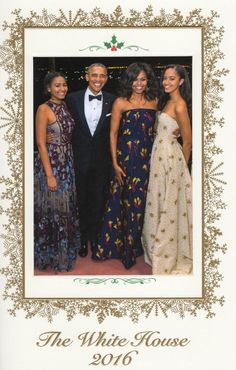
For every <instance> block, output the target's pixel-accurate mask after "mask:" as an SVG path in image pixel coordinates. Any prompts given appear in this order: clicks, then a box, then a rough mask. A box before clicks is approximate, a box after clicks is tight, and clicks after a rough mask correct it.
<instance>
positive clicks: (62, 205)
mask: <svg viewBox="0 0 236 370" xmlns="http://www.w3.org/2000/svg"><path fill="white" fill-rule="evenodd" d="M44 82H45V89H46V91H47V92H48V93H49V94H50V99H49V100H48V101H46V102H45V103H44V104H41V105H40V106H39V107H38V110H37V113H36V140H37V145H38V150H39V152H38V154H37V155H36V158H35V164H34V262H35V267H37V268H39V269H46V268H47V267H51V268H53V269H54V270H55V271H69V270H70V269H71V268H72V267H73V265H74V262H75V260H76V257H77V254H78V250H79V247H80V233H79V221H78V213H77V206H76V193H75V183H74V170H73V154H72V145H71V136H72V132H73V129H74V124H75V123H74V120H73V118H72V116H71V115H70V113H69V111H68V110H67V107H66V104H65V103H64V101H63V99H64V98H65V95H66V93H67V90H68V87H67V83H66V80H65V77H64V76H63V74H61V73H60V72H50V73H48V74H47V75H46V77H45V81H44ZM48 133H53V140H52V141H50V143H48V144H47V143H46V135H47V134H48Z"/></svg>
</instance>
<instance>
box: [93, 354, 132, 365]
mask: <svg viewBox="0 0 236 370" xmlns="http://www.w3.org/2000/svg"><path fill="white" fill-rule="evenodd" d="M134 353H135V354H136V355H137V354H138V351H130V352H128V353H126V354H125V355H124V354H123V353H122V354H121V355H118V356H114V355H113V354H112V353H107V354H106V355H101V354H100V353H95V354H94V355H93V361H92V362H90V364H89V365H95V366H97V365H103V366H107V365H124V366H128V365H129V364H130V363H131V361H132V360H133V357H132V355H133V354H134Z"/></svg>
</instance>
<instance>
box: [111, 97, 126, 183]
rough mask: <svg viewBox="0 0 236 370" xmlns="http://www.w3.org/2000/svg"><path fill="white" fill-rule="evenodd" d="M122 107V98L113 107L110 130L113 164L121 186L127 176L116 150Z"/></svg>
mask: <svg viewBox="0 0 236 370" xmlns="http://www.w3.org/2000/svg"><path fill="white" fill-rule="evenodd" d="M122 107H123V101H122V99H121V98H118V99H116V100H115V102H114V103H113V106H112V112H111V129H110V149H111V157H112V164H113V167H114V171H115V175H116V178H117V181H118V183H119V184H120V185H122V184H123V177H124V176H125V172H124V171H123V169H122V168H121V167H120V166H119V165H118V162H117V153H116V150H117V139H118V131H119V126H120V119H121V114H122Z"/></svg>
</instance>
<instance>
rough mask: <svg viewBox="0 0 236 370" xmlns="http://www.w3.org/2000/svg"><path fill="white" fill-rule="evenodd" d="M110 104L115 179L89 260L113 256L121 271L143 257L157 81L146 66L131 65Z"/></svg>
mask: <svg viewBox="0 0 236 370" xmlns="http://www.w3.org/2000/svg"><path fill="white" fill-rule="evenodd" d="M119 96H120V97H119V98H117V99H116V101H115V102H114V104H113V108H112V119H111V131H110V143H111V155H112V162H113V169H114V171H113V172H114V173H113V178H112V180H111V184H110V196H109V200H108V202H107V207H106V211H105V216H104V220H103V226H102V229H101V232H100V236H99V239H98V242H97V245H96V246H95V247H94V248H93V253H92V258H93V259H96V260H101V261H102V260H105V259H109V258H117V259H120V260H121V261H122V263H123V264H124V267H125V268H127V269H128V268H130V267H131V266H133V265H134V264H135V262H136V257H138V256H140V255H142V254H143V248H142V244H141V233H142V226H143V217H144V209H145V201H146V192H147V185H148V176H149V160H150V154H151V150H152V144H153V137H154V123H155V117H156V110H157V98H156V96H157V81H156V78H155V75H154V72H153V70H152V69H151V67H150V66H149V65H148V64H146V63H133V64H131V65H130V66H129V67H128V68H127V70H126V71H125V73H124V75H123V76H122V78H121V81H120V94H119Z"/></svg>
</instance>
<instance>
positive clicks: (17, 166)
mask: <svg viewBox="0 0 236 370" xmlns="http://www.w3.org/2000/svg"><path fill="white" fill-rule="evenodd" d="M12 14H13V16H14V17H15V20H14V21H13V22H12V23H9V24H8V23H7V22H4V24H3V31H4V32H8V38H7V39H6V40H5V41H4V42H3V43H2V45H0V67H1V68H2V69H3V70H4V71H5V72H6V73H7V74H8V80H7V82H6V86H5V88H6V90H8V91H9V92H10V94H11V97H10V98H9V99H8V100H5V101H4V102H0V119H1V121H0V130H1V132H3V134H4V138H5V141H6V142H7V144H8V149H7V153H6V157H7V163H8V166H9V172H10V175H9V176H6V175H5V174H4V176H3V174H2V173H0V184H1V185H3V187H4V191H3V192H2V194H1V198H2V199H3V200H4V201H6V202H7V206H5V202H4V204H3V205H1V207H0V214H3V215H4V216H5V217H7V220H8V223H7V224H6V225H5V230H6V232H5V233H3V234H2V235H1V239H2V240H3V244H4V247H5V251H4V255H5V256H7V258H8V259H9V265H8V266H6V267H4V268H2V269H1V270H0V272H1V273H2V274H3V275H4V276H5V279H6V284H5V287H4V292H3V298H4V299H7V300H9V301H10V302H11V308H9V313H10V314H11V315H13V316H15V315H16V313H17V311H18V310H23V311H25V313H26V317H27V318H33V317H36V316H40V317H44V318H46V319H47V320H49V321H52V320H53V318H54V317H55V315H58V314H60V313H61V312H64V313H65V314H66V317H67V320H72V319H73V318H74V317H76V316H77V315H78V314H79V315H84V316H86V317H88V316H90V315H92V314H93V315H96V316H97V319H98V321H99V323H100V322H102V321H103V320H105V319H106V317H109V316H113V317H124V316H127V317H130V318H131V320H132V321H133V322H137V321H138V320H139V319H140V317H141V316H144V317H149V316H151V315H156V316H160V315H163V316H164V317H168V316H169V315H170V314H178V315H179V316H180V317H184V316H185V315H187V314H188V315H193V316H196V315H197V314H198V312H201V311H204V312H205V313H206V317H209V318H211V317H213V316H214V307H215V306H216V305H223V304H224V297H217V295H216V289H217V288H218V287H219V285H220V283H221V280H222V276H221V274H220V273H219V271H218V268H219V266H220V259H219V253H220V252H221V253H225V252H226V245H225V244H224V245H222V246H221V245H220V244H219V242H218V238H219V237H220V236H221V231H220V230H219V229H218V228H217V227H216V226H215V225H214V223H215V221H216V220H217V221H218V220H219V218H220V212H221V210H222V209H224V208H225V204H224V203H223V202H222V200H221V197H222V192H223V185H224V184H225V182H224V180H222V176H223V171H222V166H223V163H222V162H220V163H219V164H217V165H216V164H215V160H214V159H215V157H216V156H219V155H221V152H222V150H221V148H219V147H218V146H217V145H216V143H215V138H216V134H215V132H214V127H215V126H216V125H217V126H219V127H222V126H223V125H224V119H223V118H216V117H215V110H216V109H218V107H219V105H220V103H221V101H222V97H221V94H222V92H223V85H222V83H221V78H222V77H223V76H225V75H226V74H227V73H228V70H227V69H225V68H222V69H220V70H219V69H217V63H218V61H219V60H221V59H222V58H223V54H222V53H221V52H220V49H219V45H220V43H221V40H222V37H223V34H224V29H223V27H218V26H216V25H215V19H216V18H218V14H217V13H216V12H215V11H211V12H210V14H209V15H208V16H204V15H202V11H201V9H193V10H191V11H190V12H189V14H187V15H183V14H182V13H181V12H180V11H179V10H178V9H175V10H174V11H173V12H172V13H167V12H166V11H165V10H164V9H161V10H160V12H159V13H158V14H154V12H153V9H152V7H151V6H148V7H146V9H144V10H143V11H136V10H133V9H130V11H129V14H128V15H125V14H124V13H123V11H122V8H121V7H120V6H118V7H116V8H115V9H114V11H113V12H112V13H111V14H107V13H104V12H102V11H101V10H100V9H99V8H94V9H93V10H92V11H91V12H86V11H83V10H82V9H79V10H78V11H76V12H72V11H68V12H67V13H66V12H64V11H63V10H61V9H60V10H59V11H58V13H57V14H51V13H49V12H48V11H47V10H46V9H44V10H43V11H42V12H41V13H40V14H38V13H37V12H35V11H31V12H30V13H29V16H28V17H23V16H22V15H21V10H20V9H17V10H15V11H13V12H12ZM26 27H27V28H29V27H49V28H50V27H60V28H63V27H67V28H68V27H69V28H71V29H73V28H78V27H110V28H112V27H120V28H122V27H126V28H127V27H172V28H175V27H177V28H178V27H198V28H199V27H200V28H201V29H202V34H203V56H204V59H203V74H204V81H203V100H204V107H203V125H204V142H203V158H204V160H203V175H204V176H203V177H204V184H203V187H204V189H203V194H204V212H203V215H204V248H203V253H204V255H203V259H204V261H203V280H204V287H203V290H204V294H203V297H202V298H199V299H189V298H188V299H184V298H182V299H176V298H173V299H169V298H150V299H144V298H138V299H134V298H132V299H131V298H126V299H118V298H117V299H103V298H99V299H57V300H56V299H41V300H37V299H26V298H24V297H23V291H24V273H23V230H24V220H23V210H24V204H23V110H22V107H23V95H22V91H23V69H24V60H23V34H24V29H25V28H26ZM218 162H219V161H218ZM12 225H14V227H12Z"/></svg>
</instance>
